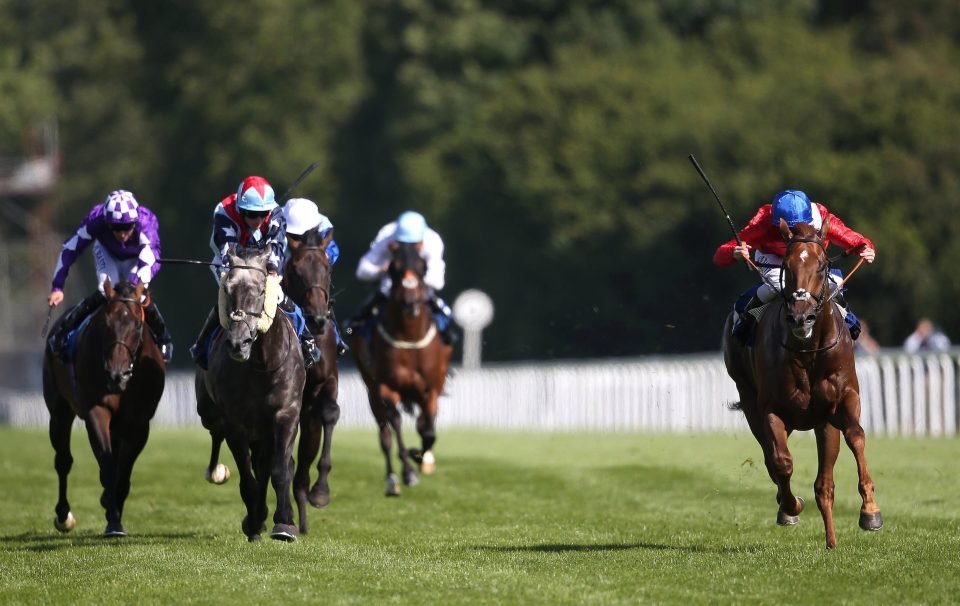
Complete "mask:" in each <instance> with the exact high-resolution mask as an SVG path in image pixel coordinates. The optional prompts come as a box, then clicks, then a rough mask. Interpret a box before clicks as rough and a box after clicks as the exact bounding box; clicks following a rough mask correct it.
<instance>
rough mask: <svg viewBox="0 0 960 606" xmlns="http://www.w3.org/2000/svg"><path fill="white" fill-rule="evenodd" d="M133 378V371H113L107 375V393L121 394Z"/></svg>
mask: <svg viewBox="0 0 960 606" xmlns="http://www.w3.org/2000/svg"><path fill="white" fill-rule="evenodd" d="M132 376H133V369H132V368H131V369H127V370H123V371H117V370H111V371H109V372H108V373H107V379H108V380H107V391H109V392H110V393H121V392H123V390H125V389H126V388H127V383H129V382H130V378H131V377H132Z"/></svg>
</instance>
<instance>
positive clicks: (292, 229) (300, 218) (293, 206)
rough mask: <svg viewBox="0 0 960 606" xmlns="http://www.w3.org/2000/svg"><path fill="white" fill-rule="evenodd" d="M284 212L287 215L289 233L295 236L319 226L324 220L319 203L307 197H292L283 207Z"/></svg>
mask: <svg viewBox="0 0 960 606" xmlns="http://www.w3.org/2000/svg"><path fill="white" fill-rule="evenodd" d="M283 214H284V215H286V217H287V233H288V234H293V235H295V236H302V235H303V234H304V233H306V232H308V231H310V230H311V229H313V228H315V227H318V226H319V225H320V223H321V221H322V220H323V215H321V214H320V209H318V208H317V205H316V204H315V203H314V202H313V201H312V200H307V199H306V198H293V199H291V200H290V201H289V202H287V204H286V205H285V206H284V207H283Z"/></svg>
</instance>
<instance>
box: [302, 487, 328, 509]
mask: <svg viewBox="0 0 960 606" xmlns="http://www.w3.org/2000/svg"><path fill="white" fill-rule="evenodd" d="M307 500H308V501H310V504H311V505H313V506H314V507H316V508H317V509H323V508H324V507H326V506H327V505H329V504H330V491H329V490H324V489H321V488H319V487H316V486H314V488H313V490H311V491H310V495H309V496H308V497H307Z"/></svg>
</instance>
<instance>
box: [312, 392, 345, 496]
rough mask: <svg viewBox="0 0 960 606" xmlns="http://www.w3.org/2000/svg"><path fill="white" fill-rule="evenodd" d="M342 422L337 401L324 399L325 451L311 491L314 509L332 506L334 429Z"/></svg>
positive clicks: (321, 454) (322, 412)
mask: <svg viewBox="0 0 960 606" xmlns="http://www.w3.org/2000/svg"><path fill="white" fill-rule="evenodd" d="M339 420H340V405H339V404H337V401H336V400H333V399H324V400H323V401H322V404H321V407H320V421H321V423H323V450H321V452H320V461H318V462H317V471H318V472H319V473H318V474H317V482H316V484H314V485H313V488H312V489H311V490H310V503H311V504H313V506H314V507H326V506H327V505H329V504H330V471H331V470H332V469H333V458H332V451H333V428H334V426H335V425H336V424H337V421H339Z"/></svg>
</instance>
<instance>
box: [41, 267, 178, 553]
mask: <svg viewBox="0 0 960 606" xmlns="http://www.w3.org/2000/svg"><path fill="white" fill-rule="evenodd" d="M103 290H104V294H105V295H106V302H105V303H104V304H103V306H102V307H100V308H99V309H98V310H96V311H95V312H93V314H92V315H91V316H90V318H89V320H88V321H87V322H86V326H85V327H83V326H81V329H80V333H79V335H78V337H77V339H76V349H75V350H74V353H73V356H72V357H73V362H72V363H68V364H65V363H64V362H62V361H61V360H60V359H59V358H58V357H57V356H56V355H55V354H54V353H53V351H52V350H51V349H50V345H49V344H48V345H47V346H46V349H45V350H44V356H43V399H44V400H45V401H46V403H47V409H48V410H49V411H50V443H51V444H52V445H53V449H54V450H55V451H56V456H55V457H54V466H55V467H56V470H57V476H58V478H59V485H60V488H59V499H58V500H57V506H56V512H57V517H56V518H55V519H54V521H53V524H54V526H55V527H56V529H57V530H59V531H60V532H70V531H71V530H73V528H74V527H75V526H76V518H74V516H73V513H72V512H71V511H70V502H69V501H68V500H67V476H68V475H69V474H70V468H71V467H72V466H73V455H71V453H70V435H71V427H72V426H73V420H74V418H76V417H80V418H81V419H82V420H83V421H84V423H85V424H86V426H87V435H88V437H89V440H90V446H91V448H93V454H94V456H95V457H96V459H97V463H98V464H99V466H100V483H101V484H102V485H103V493H102V495H101V496H100V505H101V506H103V509H104V511H105V513H106V518H107V528H106V530H105V531H104V533H103V536H104V537H122V536H125V534H126V533H125V532H124V529H123V523H122V522H121V517H122V515H123V505H124V503H125V502H126V500H127V495H129V494H130V474H131V472H132V471H133V464H134V462H136V460H137V457H138V456H139V455H140V453H141V451H143V447H144V446H145V445H146V443H147V436H148V435H149V434H150V419H152V418H153V415H154V413H155V412H156V411H157V405H158V404H159V403H160V396H161V395H162V394H163V387H164V379H165V373H166V365H165V364H164V361H163V356H162V355H161V354H160V349H159V348H158V347H157V345H156V343H155V342H154V340H153V335H152V334H151V333H150V328H149V327H148V326H147V325H146V323H145V322H144V311H143V310H144V307H146V305H148V303H149V301H148V300H147V299H146V298H145V291H144V285H143V284H142V283H141V284H138V285H137V286H133V285H132V284H130V283H129V282H118V283H117V286H116V288H114V287H113V286H112V285H111V284H110V279H109V278H107V280H106V281H105V282H104V284H103ZM61 321H62V318H61Z"/></svg>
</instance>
